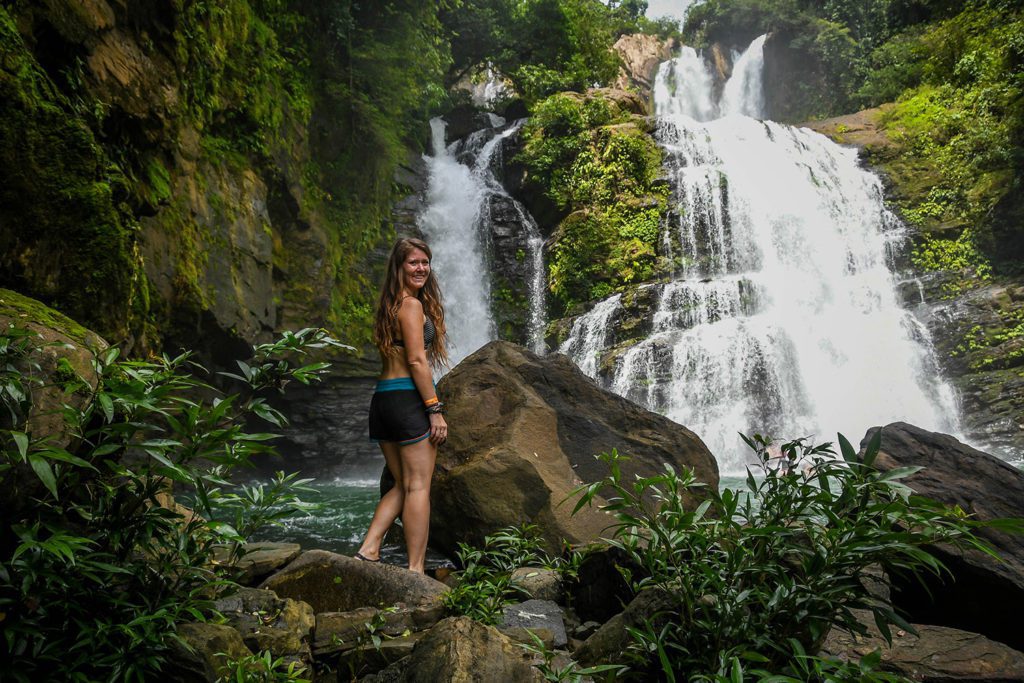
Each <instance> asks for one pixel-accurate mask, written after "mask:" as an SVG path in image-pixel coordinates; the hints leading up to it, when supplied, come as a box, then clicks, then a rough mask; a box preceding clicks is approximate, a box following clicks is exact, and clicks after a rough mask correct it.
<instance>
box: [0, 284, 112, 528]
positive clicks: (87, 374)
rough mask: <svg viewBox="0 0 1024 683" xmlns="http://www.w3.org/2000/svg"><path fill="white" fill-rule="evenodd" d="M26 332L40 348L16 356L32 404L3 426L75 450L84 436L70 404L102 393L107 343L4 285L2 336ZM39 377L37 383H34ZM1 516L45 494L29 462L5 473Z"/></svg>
mask: <svg viewBox="0 0 1024 683" xmlns="http://www.w3.org/2000/svg"><path fill="white" fill-rule="evenodd" d="M14 330H24V331H28V332H29V333H31V334H33V335H34V338H33V339H32V345H33V346H34V347H35V350H34V351H32V352H31V353H29V354H28V355H27V357H21V358H19V357H17V356H14V357H11V358H8V361H7V362H8V363H11V364H13V365H14V367H15V369H16V370H17V371H19V372H20V373H21V374H22V376H23V377H25V378H26V379H28V382H27V384H26V386H27V388H28V390H29V395H30V397H31V404H30V406H29V408H28V410H27V414H17V415H13V416H12V415H10V414H7V413H6V411H5V413H4V414H3V415H0V429H12V430H15V431H20V432H24V433H26V434H27V435H28V436H29V440H30V443H31V444H35V445H38V444H42V443H45V444H46V445H47V446H49V447H52V448H67V449H69V450H73V448H72V446H71V444H72V442H73V441H75V440H76V439H77V438H78V436H77V435H76V434H75V433H74V432H72V431H71V430H70V428H69V427H68V425H67V423H66V422H65V421H64V415H63V411H64V409H65V406H67V407H70V408H71V409H72V410H81V409H83V408H84V407H85V406H87V405H88V404H89V403H90V402H91V401H92V400H93V396H94V395H95V393H96V389H97V387H98V385H99V376H98V375H97V373H96V370H95V368H94V367H93V361H94V360H95V357H96V353H99V352H101V351H103V350H105V349H106V348H107V343H106V342H105V341H104V340H103V339H102V338H101V337H100V336H99V335H97V334H96V333H95V332H93V331H91V330H89V329H86V328H85V327H83V326H82V325H80V324H78V323H77V322H75V321H74V320H72V319H70V318H68V317H67V316H65V315H64V314H62V313H60V312H58V311H55V310H54V309H52V308H50V307H48V306H46V305H44V304H42V303H40V302H39V301H36V300H35V299H31V298H29V297H27V296H23V295H21V294H18V293H17V292H13V291H11V290H9V289H0V334H10V333H11V332H12V331H14ZM33 380H36V381H33ZM0 487H2V488H3V490H4V495H3V496H0V517H2V518H4V519H16V518H17V515H18V514H19V511H20V510H24V509H25V508H26V507H28V506H31V505H34V504H35V503H34V501H35V499H36V498H37V497H39V496H42V495H45V489H44V488H43V485H42V482H41V481H40V479H39V477H38V476H36V474H35V473H34V472H33V471H32V469H31V468H30V466H29V465H28V464H27V463H24V462H17V463H15V465H14V467H12V468H10V469H8V470H6V471H4V472H3V473H2V474H0Z"/></svg>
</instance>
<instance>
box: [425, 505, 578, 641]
mask: <svg viewBox="0 0 1024 683" xmlns="http://www.w3.org/2000/svg"><path fill="white" fill-rule="evenodd" d="M542 546H543V541H542V540H541V538H540V530H539V528H538V527H537V526H536V525H535V524H523V525H522V526H518V527H507V528H505V529H502V530H501V531H498V532H497V533H495V534H492V535H490V536H486V537H485V538H484V547H483V548H471V547H470V546H469V545H467V544H465V543H460V544H459V550H458V552H457V555H458V556H459V563H460V564H461V565H462V566H463V567H464V570H463V572H462V574H461V575H460V576H459V584H458V585H457V586H456V587H455V588H453V589H452V590H450V591H449V592H448V593H446V594H445V596H444V605H445V608H447V610H448V612H449V613H451V614H464V615H466V616H468V617H472V618H473V619H476V620H477V621H480V622H483V623H485V624H495V623H497V622H498V619H499V618H500V617H501V611H502V609H503V608H504V607H505V606H506V605H509V604H512V603H513V602H514V601H515V600H514V599H515V598H516V597H517V596H519V595H520V594H521V592H522V591H520V590H519V589H518V587H517V586H516V585H515V583H514V582H513V581H512V572H514V571H515V570H516V569H519V568H520V567H527V566H533V567H536V566H540V567H546V568H548V569H554V570H557V571H558V572H560V573H561V574H562V575H563V576H575V572H576V570H577V569H578V567H579V562H580V559H581V556H580V554H579V553H577V552H575V551H569V552H568V553H567V554H566V556H565V557H564V558H561V557H551V556H550V555H548V554H547V553H546V552H544V550H543V548H542Z"/></svg>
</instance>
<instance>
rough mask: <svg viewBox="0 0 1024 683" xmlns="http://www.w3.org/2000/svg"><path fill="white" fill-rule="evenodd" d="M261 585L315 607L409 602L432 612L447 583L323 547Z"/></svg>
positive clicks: (346, 608) (338, 609) (342, 609)
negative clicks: (364, 560) (323, 548)
mask: <svg viewBox="0 0 1024 683" xmlns="http://www.w3.org/2000/svg"><path fill="white" fill-rule="evenodd" d="M260 588H267V589H270V590H272V591H274V592H275V593H277V595H278V596H280V597H282V598H292V599H294V600H303V601H305V602H308V603H309V604H310V605H312V607H313V611H314V612H317V613H320V612H347V611H350V610H354V609H358V608H360V607H389V606H393V605H399V606H407V607H411V608H416V609H420V610H425V611H426V612H430V613H433V612H435V611H436V610H437V609H440V605H441V596H442V595H444V593H446V592H447V591H448V587H447V586H445V585H444V584H443V583H441V582H440V581H435V580H434V579H432V578H430V577H429V576H425V575H423V574H417V573H415V572H410V571H408V570H406V569H402V568H400V567H396V566H394V565H389V564H384V563H376V562H362V561H360V560H357V559H355V558H352V557H347V556H345V555H338V554H336V553H332V552H328V551H326V550H308V551H306V552H304V553H302V554H301V555H300V556H299V558H298V559H297V560H295V561H294V562H292V563H291V564H289V565H288V566H287V567H285V568H284V569H282V570H281V571H279V572H277V573H276V574H274V575H273V576H271V577H270V578H268V579H267V580H266V581H264V582H263V583H262V584H261V585H260Z"/></svg>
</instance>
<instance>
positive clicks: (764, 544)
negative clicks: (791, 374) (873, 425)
mask: <svg viewBox="0 0 1024 683" xmlns="http://www.w3.org/2000/svg"><path fill="white" fill-rule="evenodd" d="M745 438H746V437H745ZM746 440H747V443H748V444H749V445H750V446H751V447H752V448H753V449H754V451H755V453H756V455H757V461H758V467H757V469H758V470H759V473H760V477H756V476H755V475H754V474H753V473H752V472H748V476H747V479H746V489H747V490H746V491H745V492H740V491H734V490H725V491H722V492H720V493H719V492H716V491H707V492H706V493H705V495H706V499H705V501H704V502H703V503H702V504H701V505H700V506H699V507H697V508H696V509H695V510H688V509H686V508H685V507H684V505H683V500H684V494H685V493H686V492H688V491H690V490H691V489H696V488H701V487H702V486H703V485H702V484H700V483H698V482H697V481H695V480H694V476H693V474H692V473H691V472H683V473H676V472H675V471H673V470H672V469H671V468H666V472H665V473H664V474H661V475H658V476H652V477H646V478H638V479H637V480H636V481H631V482H625V481H623V480H622V476H621V470H620V467H619V462H620V460H621V457H622V456H619V455H618V454H617V453H616V452H615V451H612V452H611V453H610V454H603V455H601V456H599V458H600V459H601V460H602V461H603V462H605V463H606V464H607V465H608V467H609V471H610V474H609V475H608V477H606V478H605V479H603V480H601V481H598V482H595V483H593V484H589V485H585V486H582V487H580V488H579V489H578V491H577V493H578V495H579V500H578V502H577V504H576V510H579V509H580V508H582V507H583V506H585V505H589V504H591V503H592V502H593V500H594V498H595V496H597V495H598V493H599V492H602V495H604V493H606V492H610V493H611V495H610V496H606V499H607V500H608V504H607V507H606V509H608V510H610V511H612V512H613V513H614V514H615V515H616V517H617V519H618V522H617V524H616V525H615V527H614V534H613V537H612V539H611V541H610V542H611V544H612V545H614V546H616V547H618V548H621V549H622V550H624V551H625V552H626V553H628V554H629V555H630V556H631V557H632V558H633V560H635V562H637V563H638V564H639V565H640V566H642V567H643V569H644V571H643V572H642V574H643V577H642V578H637V577H634V576H631V575H627V576H626V579H627V580H629V581H630V582H631V583H632V585H633V587H634V589H635V590H636V591H642V590H649V589H652V588H658V589H661V590H664V591H667V592H668V593H669V594H670V595H671V596H672V603H673V604H674V605H675V606H674V607H673V608H672V609H671V610H670V612H671V613H670V614H669V615H668V617H669V618H668V619H667V620H661V619H659V620H657V623H658V626H656V625H655V623H654V622H653V621H651V620H648V621H647V622H646V623H645V625H644V626H642V627H640V628H636V629H632V630H631V635H632V636H633V638H634V640H635V643H634V645H633V646H632V649H631V653H630V657H631V660H630V663H631V664H632V666H633V668H634V670H636V671H638V672H641V674H642V675H646V676H648V677H649V678H644V680H651V678H652V677H657V678H662V679H665V680H728V679H729V678H730V677H731V678H732V680H742V678H743V676H744V671H746V673H747V674H751V675H756V676H768V675H780V676H785V677H788V678H785V677H783V678H780V679H777V680H794V679H798V680H804V679H806V678H815V677H822V676H821V674H823V673H824V672H829V671H831V673H830V674H829V675H828V676H824V677H826V678H835V677H837V674H836V671H838V670H840V669H843V670H844V671H846V673H847V674H848V673H850V671H849V670H847V669H846V668H845V667H843V666H840V665H837V664H835V663H832V662H827V661H822V660H820V659H818V658H815V657H813V656H809V655H808V654H807V653H816V652H817V651H818V649H819V647H820V645H821V643H822V641H823V640H824V637H825V635H826V634H827V633H828V631H829V630H830V629H831V628H832V627H833V626H838V627H841V628H845V629H851V630H853V631H856V632H859V633H863V632H865V627H864V626H863V625H861V624H860V623H859V622H858V621H857V620H856V618H855V617H854V614H853V612H852V610H854V609H865V610H870V611H871V612H872V613H873V615H874V619H875V623H876V624H877V626H878V628H879V630H880V631H881V633H882V635H883V636H884V637H885V638H887V639H888V638H890V637H891V636H890V625H896V626H898V627H899V628H902V629H905V630H908V631H911V632H913V628H912V627H911V626H910V625H909V624H908V623H906V622H905V621H904V620H903V619H902V618H901V617H900V616H899V615H898V614H897V613H896V612H895V611H894V609H893V608H892V606H891V605H890V604H888V603H886V602H884V601H883V600H881V599H879V598H876V597H873V596H871V595H870V594H868V592H867V591H866V589H865V588H864V586H863V585H862V583H861V578H862V576H863V575H864V573H865V569H866V568H867V567H869V566H871V565H881V566H882V567H883V568H886V569H897V570H904V571H909V572H912V573H919V572H932V573H935V574H939V573H941V572H942V571H943V569H944V568H943V566H942V565H941V564H940V562H939V561H938V560H936V559H935V558H934V557H932V556H931V555H929V554H928V553H927V552H926V551H925V550H924V546H926V545H929V544H934V543H938V542H953V543H960V544H969V545H972V546H974V547H978V548H983V546H982V545H981V543H980V542H979V541H977V540H976V539H975V537H974V536H973V535H972V534H971V528H972V526H974V525H975V524H976V523H974V522H971V521H970V520H968V519H967V518H966V515H965V514H964V513H963V511H961V510H958V509H953V510H950V509H945V508H943V507H941V506H940V505H938V504H937V503H934V502H931V501H929V500H926V499H923V498H921V497H919V496H916V495H914V494H913V493H912V492H911V491H910V489H909V488H907V487H906V486H905V485H903V484H901V483H900V481H899V480H900V479H902V478H903V477H905V476H907V475H909V474H911V473H912V472H914V471H916V470H917V469H919V468H901V469H895V470H891V471H888V472H884V473H883V472H880V471H878V470H876V469H875V468H874V467H873V466H872V464H873V461H874V458H875V456H876V455H877V453H878V449H879V445H880V434H877V435H876V437H875V439H874V440H873V441H872V442H871V444H870V445H869V446H868V447H867V449H866V450H865V453H864V455H863V457H858V456H857V454H856V453H855V451H854V449H853V447H852V446H850V444H849V443H848V442H847V441H846V440H845V439H844V438H843V437H842V436H841V435H840V445H841V451H842V456H843V457H842V458H841V459H836V458H835V457H834V452H833V450H832V448H831V445H830V444H824V445H819V446H811V445H807V444H806V443H805V442H804V440H803V439H798V440H796V441H793V442H790V443H786V444H783V445H782V446H781V452H782V454H783V456H784V457H783V458H782V460H781V461H782V466H776V465H774V463H775V462H776V461H775V460H773V459H772V458H771V457H770V456H769V453H768V447H769V445H770V442H769V441H768V440H766V439H764V438H762V437H759V436H755V437H753V438H749V439H746ZM876 663H877V662H876ZM871 667H872V661H871V660H870V659H869V660H866V661H865V662H863V663H862V667H855V668H858V670H861V673H863V672H864V671H867V670H870V669H871ZM813 672H817V674H813ZM812 674H813V675H812ZM737 676H738V678H737ZM839 677H840V678H842V677H843V676H839ZM876 680H877V679H876Z"/></svg>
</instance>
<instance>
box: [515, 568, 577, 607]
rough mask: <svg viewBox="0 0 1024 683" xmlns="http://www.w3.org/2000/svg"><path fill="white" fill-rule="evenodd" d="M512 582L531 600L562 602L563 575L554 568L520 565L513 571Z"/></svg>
mask: <svg viewBox="0 0 1024 683" xmlns="http://www.w3.org/2000/svg"><path fill="white" fill-rule="evenodd" d="M512 583H513V585H515V586H516V588H518V589H519V590H521V591H523V592H524V593H525V594H526V595H528V596H529V597H530V599H531V600H551V601H553V602H562V600H564V599H565V591H564V590H562V577H561V576H560V575H559V574H558V572H557V571H555V570H554V569H544V568H543V567H520V568H519V569H516V570H515V571H514V572H512Z"/></svg>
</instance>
